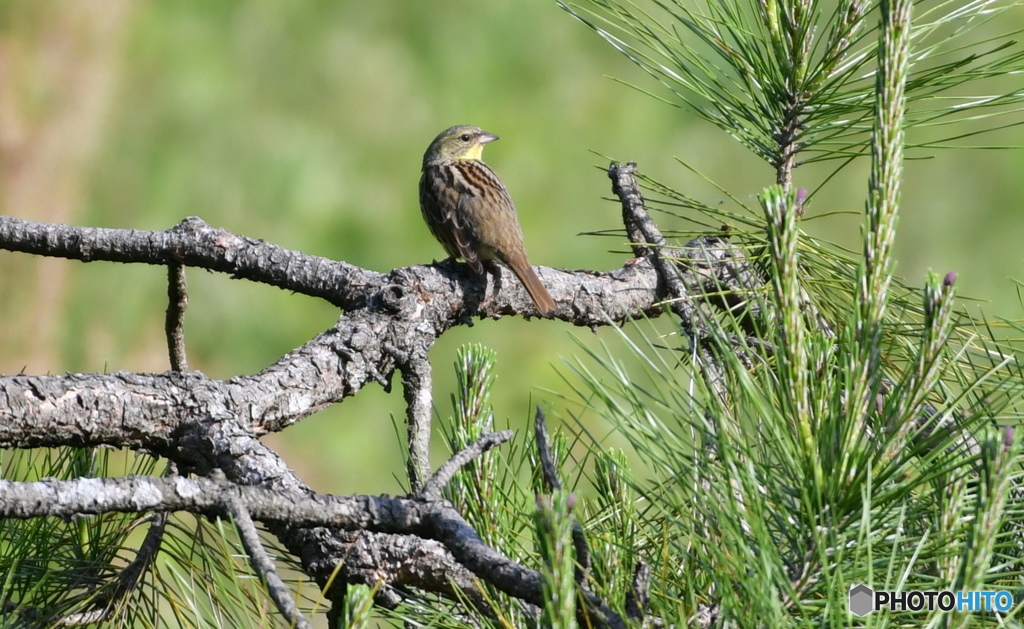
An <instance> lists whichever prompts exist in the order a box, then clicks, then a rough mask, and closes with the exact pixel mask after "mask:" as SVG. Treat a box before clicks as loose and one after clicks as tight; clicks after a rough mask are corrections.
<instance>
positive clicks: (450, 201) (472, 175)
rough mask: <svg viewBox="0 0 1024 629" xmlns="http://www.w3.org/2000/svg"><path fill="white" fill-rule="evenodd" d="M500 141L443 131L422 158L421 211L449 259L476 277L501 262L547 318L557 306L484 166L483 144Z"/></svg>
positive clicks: (473, 131)
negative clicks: (490, 262) (491, 262)
mask: <svg viewBox="0 0 1024 629" xmlns="http://www.w3.org/2000/svg"><path fill="white" fill-rule="evenodd" d="M497 139H498V136H496V135H493V134H490V133H487V132H486V131H484V130H483V129H480V128H478V127H473V126H469V125H459V126H455V127H451V128H450V129H445V130H444V131H442V132H441V134H440V135H438V136H437V137H436V138H434V141H433V142H432V143H431V144H430V147H429V148H427V152H426V153H425V154H424V155H423V176H422V177H420V210H421V211H422V212H423V220H424V221H426V223H427V227H429V228H430V232H431V233H432V234H434V237H435V238H437V239H438V241H440V243H441V244H442V245H444V248H445V251H447V252H448V255H450V256H454V257H458V258H462V259H464V260H465V261H466V262H467V263H468V264H469V266H471V267H472V268H473V270H474V271H476V272H477V273H483V271H484V268H483V263H482V261H486V260H494V259H497V260H500V261H501V262H503V263H505V264H506V265H507V266H508V267H509V268H510V269H512V272H513V273H515V274H516V277H518V278H519V281H520V282H522V283H523V286H524V287H526V291H527V292H528V293H530V297H531V298H532V299H533V304H534V305H535V306H536V307H537V310H538V311H539V312H540V314H541V315H543V316H545V317H547V316H550V315H551V314H553V313H554V311H555V301H554V300H553V299H551V295H550V294H549V293H548V291H547V289H546V288H544V284H542V283H541V281H540V278H539V277H537V273H536V272H535V271H534V270H533V267H531V266H530V262H529V261H528V260H527V259H526V249H525V248H524V247H523V230H522V229H521V228H520V227H519V219H518V217H517V216H516V206H515V204H513V203H512V197H510V196H509V194H508V190H506V189H505V185H504V184H503V183H501V179H499V178H498V175H497V174H496V173H495V172H494V171H493V170H491V167H490V166H488V165H487V164H485V163H483V161H481V159H480V156H481V153H482V152H483V148H484V145H485V144H487V143H488V142H493V141H494V140H497Z"/></svg>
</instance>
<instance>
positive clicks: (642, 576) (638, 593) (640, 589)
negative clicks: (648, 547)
mask: <svg viewBox="0 0 1024 629" xmlns="http://www.w3.org/2000/svg"><path fill="white" fill-rule="evenodd" d="M650 589H651V567H650V566H649V565H647V564H646V563H644V562H643V561H638V562H637V564H636V569H635V570H634V571H633V584H632V585H631V587H630V589H629V593H627V594H626V617H627V618H629V619H630V620H634V621H635V620H643V618H644V616H645V614H646V613H647V605H648V604H649V603H650V601H651V594H650Z"/></svg>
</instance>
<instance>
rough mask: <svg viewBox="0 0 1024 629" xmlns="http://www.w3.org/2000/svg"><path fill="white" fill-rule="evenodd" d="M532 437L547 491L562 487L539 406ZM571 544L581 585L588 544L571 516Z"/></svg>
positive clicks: (585, 575)
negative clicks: (535, 444)
mask: <svg viewBox="0 0 1024 629" xmlns="http://www.w3.org/2000/svg"><path fill="white" fill-rule="evenodd" d="M533 432H534V439H535V441H536V442H537V456H538V457H539V458H540V469H541V475H542V476H543V478H544V485H545V487H547V489H548V491H558V490H560V489H562V481H560V480H559V479H558V466H557V465H555V461H554V458H553V457H552V456H551V447H550V445H549V444H548V429H547V426H546V425H545V423H544V411H542V410H541V408H540V406H538V407H537V412H536V414H535V415H534V416H533ZM572 545H573V550H575V552H576V570H575V575H574V577H575V579H576V583H578V584H580V585H583V584H584V583H585V582H586V580H587V578H588V577H589V576H590V568H591V564H590V546H589V545H588V544H587V538H586V536H585V535H584V534H583V525H581V524H580V521H579V520H578V519H576V517H575V516H573V520H572Z"/></svg>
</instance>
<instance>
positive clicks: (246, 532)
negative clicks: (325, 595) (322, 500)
mask: <svg viewBox="0 0 1024 629" xmlns="http://www.w3.org/2000/svg"><path fill="white" fill-rule="evenodd" d="M226 506H227V510H228V513H230V514H231V517H232V519H233V520H234V522H235V527H236V528H237V529H238V537H239V538H240V539H241V540H242V546H244V547H245V552H246V553H248V555H249V562H250V563H251V564H252V568H253V570H255V571H256V572H257V573H259V574H260V575H261V576H262V577H263V581H264V583H265V584H266V586H267V592H268V593H269V594H270V598H271V599H272V600H273V601H274V604H275V605H277V610H278V611H279V612H281V615H282V616H284V617H285V620H287V621H288V624H289V626H292V627H297V628H298V629H310V624H309V622H308V621H307V620H306V617H305V616H303V615H302V612H300V611H299V610H298V608H297V607H296V606H295V599H294V598H293V597H292V595H291V592H290V591H289V590H288V586H287V585H285V583H284V581H283V580H282V579H281V575H280V574H278V572H277V566H275V565H274V562H273V561H271V559H270V556H269V555H267V549H265V548H264V547H263V542H261V541H260V535H259V532H258V531H257V530H256V525H255V524H254V523H253V521H252V518H251V517H249V512H248V511H247V510H246V508H245V506H243V505H242V503H241V501H239V500H238V499H237V498H236V499H229V500H228V501H227V505H226Z"/></svg>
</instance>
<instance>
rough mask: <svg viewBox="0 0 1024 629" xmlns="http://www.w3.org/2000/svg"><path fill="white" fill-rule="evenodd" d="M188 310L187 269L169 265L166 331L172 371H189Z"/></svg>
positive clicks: (177, 265) (178, 265)
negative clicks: (187, 345) (186, 346)
mask: <svg viewBox="0 0 1024 629" xmlns="http://www.w3.org/2000/svg"><path fill="white" fill-rule="evenodd" d="M186 308H188V285H187V283H186V281H185V267H184V266H182V265H181V264H168V265H167V317H166V319H165V321H164V330H165V332H166V333H167V350H168V352H169V353H170V358H171V369H173V370H174V371H188V357H187V356H186V355H185V326H184V321H185V309H186Z"/></svg>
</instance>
